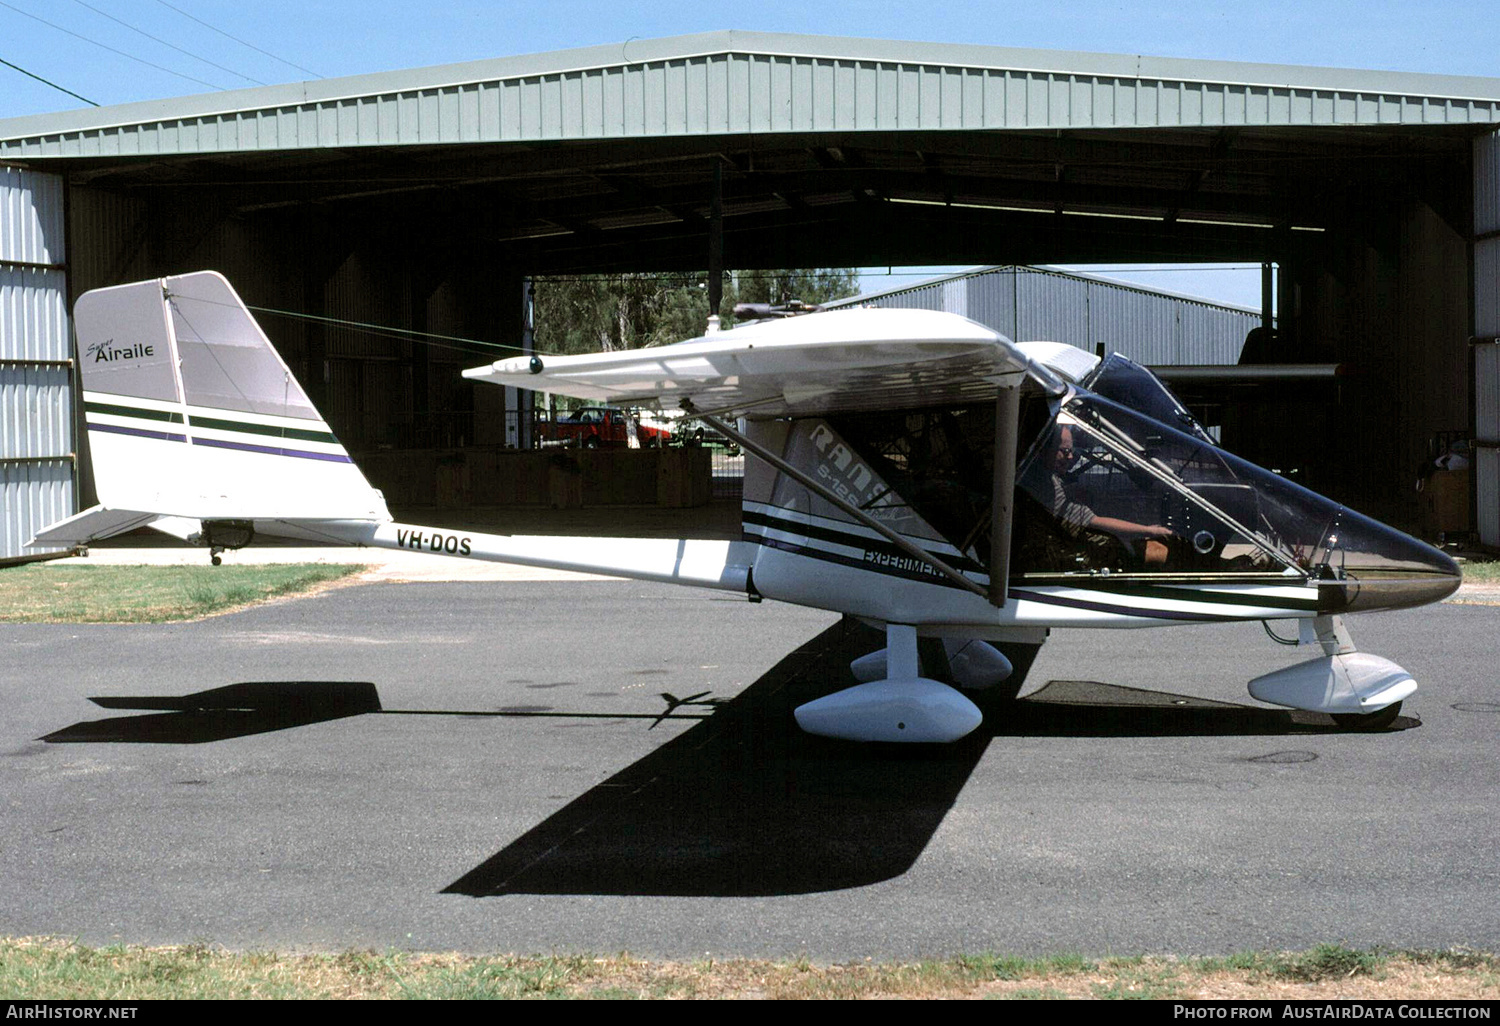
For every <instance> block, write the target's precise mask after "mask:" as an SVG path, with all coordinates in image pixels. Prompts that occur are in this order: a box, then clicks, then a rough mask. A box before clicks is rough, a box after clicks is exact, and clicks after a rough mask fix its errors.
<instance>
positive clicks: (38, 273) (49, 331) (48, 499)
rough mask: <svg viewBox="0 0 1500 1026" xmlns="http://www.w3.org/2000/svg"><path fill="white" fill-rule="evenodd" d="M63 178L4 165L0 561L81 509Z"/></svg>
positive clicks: (0, 178)
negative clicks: (76, 489) (76, 470)
mask: <svg viewBox="0 0 1500 1026" xmlns="http://www.w3.org/2000/svg"><path fill="white" fill-rule="evenodd" d="M64 258H65V254H64V251H63V184H62V179H61V177H59V176H57V175H50V174H41V173H38V172H34V171H23V170H21V169H19V168H8V167H0V562H5V561H8V560H14V559H18V558H23V557H26V556H32V555H38V554H41V553H44V552H48V551H58V550H57V549H55V548H54V549H44V550H36V549H27V548H25V544H26V542H27V541H29V540H30V539H31V538H32V536H33V535H35V534H36V533H37V532H38V531H40V530H41V529H42V528H44V527H46V526H47V525H48V524H51V523H53V522H55V521H58V520H61V519H63V518H64V517H68V516H71V515H72V514H73V513H74V512H75V511H76V507H75V502H76V499H75V496H74V464H73V461H72V459H71V458H70V455H71V453H72V451H73V434H74V427H73V418H74V411H73V386H72V377H73V375H72V367H71V365H70V364H69V363H68V360H69V357H70V356H71V348H72V347H71V343H70V339H69V333H68V314H67V277H66V274H65V273H64V271H63V269H62V267H63V263H64Z"/></svg>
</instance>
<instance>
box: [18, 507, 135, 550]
mask: <svg viewBox="0 0 1500 1026" xmlns="http://www.w3.org/2000/svg"><path fill="white" fill-rule="evenodd" d="M156 519H157V515H156V514H155V513H143V512H141V511H140V510H134V509H106V508H105V507H103V506H90V507H89V508H88V509H86V510H84V511H83V512H82V513H75V514H74V515H73V516H71V517H68V519H66V520H59V521H58V522H57V523H55V524H53V525H51V526H50V527H48V528H47V529H46V530H45V531H40V532H38V533H37V536H36V537H35V538H33V539H31V541H29V542H27V543H26V544H27V545H29V546H31V547H36V546H39V545H87V544H89V543H90V542H96V541H98V540H99V539H101V538H112V537H114V536H115V535H117V534H124V533H125V532H126V531H133V530H135V529H136V528H137V527H146V526H148V525H149V524H150V523H151V522H152V521H154V520H156Z"/></svg>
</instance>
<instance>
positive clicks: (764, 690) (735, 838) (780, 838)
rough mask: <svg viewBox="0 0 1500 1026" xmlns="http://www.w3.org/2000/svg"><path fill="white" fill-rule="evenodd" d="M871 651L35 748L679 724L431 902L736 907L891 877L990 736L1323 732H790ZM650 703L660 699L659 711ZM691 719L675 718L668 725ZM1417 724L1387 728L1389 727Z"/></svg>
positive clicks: (84, 734)
mask: <svg viewBox="0 0 1500 1026" xmlns="http://www.w3.org/2000/svg"><path fill="white" fill-rule="evenodd" d="M881 640H882V639H881V635H880V634H879V633H877V632H875V631H872V630H871V629H869V628H867V627H864V626H862V625H860V624H859V623H857V622H856V621H852V620H847V619H846V620H844V621H842V622H840V623H838V624H835V625H834V626H832V627H830V628H829V629H828V630H826V631H824V632H823V633H822V634H820V635H818V636H817V637H815V638H813V639H812V640H811V641H809V642H808V643H807V644H805V645H803V646H802V647H800V648H798V649H797V650H796V651H794V652H792V653H790V654H789V655H787V656H786V657H785V658H783V659H782V660H781V661H780V662H778V663H777V664H776V665H775V666H774V667H772V668H771V669H770V670H769V671H768V672H767V673H765V674H764V675H763V676H762V677H761V678H760V679H759V680H757V681H756V682H755V683H754V684H752V685H751V686H749V687H747V688H745V689H744V690H743V691H742V692H741V693H740V694H739V695H737V696H736V697H735V698H733V699H732V700H729V701H724V702H716V701H715V700H713V699H708V700H706V701H704V700H701V697H702V696H697V695H694V696H690V697H689V698H688V699H686V700H683V699H676V698H668V704H667V709H666V711H665V712H663V713H661V714H631V715H628V716H626V717H622V716H621V714H619V713H591V712H574V713H564V712H552V711H543V710H526V709H515V710H502V711H499V712H490V713H477V714H476V713H465V712H458V711H443V710H388V709H383V708H382V707H381V703H380V698H379V695H378V693H377V692H376V689H375V685H373V684H370V683H365V682H344V681H296V682H263V683H262V682H247V683H240V684H231V685H229V686H227V687H221V688H215V689H212V690H209V691H202V692H198V693H197V694H194V695H189V696H184V697H180V698H109V699H94V701H95V702H96V703H98V704H99V705H102V706H104V707H106V708H121V709H143V710H150V711H152V713H151V714H149V715H145V716H129V717H115V718H112V719H105V720H97V721H92V722H87V723H79V724H75V725H73V726H71V727H67V728H64V729H63V730H59V731H57V732H55V733H53V734H49V735H47V736H46V737H44V738H42V740H44V741H50V742H54V743H57V742H101V741H110V742H122V741H123V742H141V743H158V744H161V743H168V744H172V743H176V744H191V743H202V742H208V741H216V740H222V739H225V738H230V737H240V736H244V735H248V734H255V733H262V732H265V731H272V730H283V729H287V728H289V727H296V726H303V725H306V724H310V723H318V722H325V721H328V720H334V719H340V718H343V717H348V716H357V715H365V714H399V715H444V716H448V715H454V716H473V715H482V716H495V717H506V716H547V717H552V716H565V717H590V718H600V719H621V718H635V719H643V720H651V721H653V725H654V724H655V723H656V722H659V721H660V720H661V719H662V718H673V719H696V720H700V721H702V722H698V723H696V724H695V725H694V726H693V727H691V728H690V729H688V730H686V731H684V732H683V733H682V734H680V735H678V736H677V737H676V738H674V739H673V740H671V741H670V742H668V743H667V744H665V745H663V746H661V747H660V748H658V749H656V750H655V751H653V752H652V753H651V754H649V755H647V756H645V757H644V758H642V759H640V760H638V761H636V762H635V763H634V764H632V765H631V766H629V767H627V768H625V769H623V770H621V771H620V772H619V773H616V774H615V775H614V776H612V777H610V778H609V779H608V780H606V781H604V782H603V783H601V784H599V785H598V786H596V787H593V788H591V789H590V790H589V791H587V792H585V793H584V794H582V795H580V796H579V797H578V798H576V799H574V800H573V801H572V802H570V803H568V804H567V805H566V806H564V807H563V808H562V809H560V810H558V811H557V812H556V813H554V814H553V815H551V816H549V817H548V818H547V819H546V820H544V821H543V822H542V823H540V824H538V825H537V826H536V827H534V828H532V829H531V830H529V831H527V832H526V833H525V834H523V835H521V836H520V837H518V838H516V839H515V840H513V841H511V842H510V843H508V844H506V845H505V847H504V848H502V849H501V850H500V851H498V852H497V853H496V854H494V855H493V856H491V857H490V858H488V859H486V860H485V861H484V862H482V863H481V864H479V865H478V866H475V867H474V868H473V869H471V870H469V871H468V872H467V873H465V874H464V875H463V876H462V877H460V878H459V879H457V880H455V881H454V882H453V883H451V884H450V885H449V886H448V887H446V888H445V889H444V890H445V893H453V894H465V895H470V896H473V897H483V896H489V895H500V894H518V893H519V894H635V895H646V894H650V895H725V896H754V895H774V894H798V893H812V892H821V891H828V890H837V889H840V888H846V887H857V886H863V885H867V884H872V883H877V882H880V881H882V880H888V879H892V878H894V877H897V876H900V875H901V874H902V873H904V872H906V871H907V870H908V869H909V868H910V867H911V865H912V864H913V863H914V862H915V861H916V859H917V857H918V856H919V855H920V854H921V852H922V850H923V848H925V847H926V845H927V843H928V841H929V840H930V839H931V837H932V835H933V833H934V832H935V831H936V830H937V828H938V826H939V825H940V824H941V823H942V821H943V818H944V816H946V815H947V812H948V810H949V809H950V808H951V807H952V805H953V803H954V801H955V800H956V799H957V796H958V794H959V792H960V791H961V790H962V788H963V786H964V783H965V782H966V781H967V780H968V777H969V774H970V773H971V772H972V771H973V769H974V766H975V765H976V764H977V763H978V761H979V759H980V757H981V756H982V755H983V754H984V750H985V748H986V746H987V745H988V743H989V741H990V739H991V738H995V737H1140V736H1232V735H1288V734H1321V733H1333V732H1335V731H1337V729H1338V728H1336V727H1335V725H1334V724H1333V721H1332V720H1331V719H1330V718H1329V717H1327V716H1323V715H1320V714H1317V713H1302V712H1287V711H1279V710H1270V709H1264V708H1251V707H1248V706H1241V705H1235V704H1232V703H1227V702H1214V701H1209V700H1205V699H1199V698H1192V697H1188V696H1183V695H1175V694H1168V693H1165V692H1159V691H1150V690H1142V689H1135V688H1124V687H1119V686H1116V685H1110V684H1101V683H1095V682H1089V681H1058V680H1054V681H1050V682H1049V683H1048V684H1047V685H1046V686H1045V687H1043V688H1042V689H1040V690H1039V691H1037V692H1035V693H1033V694H1032V695H1029V696H1027V697H1026V698H1024V699H1022V700H1020V701H1018V702H1015V703H1011V704H1010V705H1008V706H1005V707H1003V712H1001V713H1000V714H998V715H990V716H987V717H986V722H985V724H984V725H983V726H981V727H980V729H979V730H977V731H975V732H974V733H973V734H971V735H969V736H968V737H966V738H964V739H962V740H960V741H958V742H956V743H954V744H949V745H870V744H857V743H853V742H845V741H836V740H831V739H828V738H820V737H813V736H811V735H808V734H804V733H803V732H801V731H800V730H798V729H797V727H796V725H795V723H794V721H793V719H792V715H791V711H792V709H794V708H795V707H796V706H797V705H799V704H801V703H803V702H806V701H809V700H811V699H813V698H816V697H818V696H819V695H821V694H826V693H828V692H829V691H831V690H834V689H835V688H838V687H843V686H845V685H847V684H849V683H852V682H853V681H852V677H850V675H849V670H848V663H849V660H850V659H851V658H853V657H854V656H857V655H860V654H862V653H864V652H868V651H871V650H872V649H874V648H876V647H878V646H879V644H880V643H881ZM663 697H664V698H665V697H667V696H663ZM684 710H691V711H686V712H685V711H684ZM1416 724H1417V721H1415V720H1413V719H1410V718H1407V717H1400V718H1398V719H1397V720H1396V722H1395V723H1394V724H1393V725H1392V727H1391V728H1390V729H1405V728H1409V727H1412V726H1415V725H1416Z"/></svg>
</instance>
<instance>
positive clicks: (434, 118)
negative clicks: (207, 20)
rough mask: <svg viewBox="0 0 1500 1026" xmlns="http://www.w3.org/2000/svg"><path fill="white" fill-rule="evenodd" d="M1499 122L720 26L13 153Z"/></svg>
mask: <svg viewBox="0 0 1500 1026" xmlns="http://www.w3.org/2000/svg"><path fill="white" fill-rule="evenodd" d="M1496 122H1500V79H1494V78H1461V77H1456V76H1449V75H1419V74H1410V73H1397V72H1379V71H1358V70H1347V69H1336V68H1307V67H1295V66H1284V65H1266V64H1242V63H1234V62H1225V61H1198V60H1180V59H1174V58H1164V57H1146V56H1134V55H1119V54H1093V53H1069V52H1064V51H1051V50H1020V49H1011V48H1002V47H985V46H966V45H954V44H941V43H908V42H894V41H886V40H868V39H847V38H841V37H832V36H800V35H781V34H772V33H759V32H739V31H726V32H711V33H704V34H701V35H690V36H677V37H672V38H667V39H655V40H629V41H627V42H625V43H620V44H613V45H608V46H595V47H588V48H585V49H578V50H561V51H556V52H553V53H543V54H533V55H529V56H523V57H505V58H497V59H494V60H486V61H472V62H468V63H464V64H450V65H442V66H438V67H432V68H418V69H413V70H407V71H393V72H386V73H382V74H375V75H360V76H354V77H349V78H338V79H325V80H320V81H317V82H304V83H297V84H290V85H279V86H269V87H264V88H257V89H243V90H235V91H227V92H219V93H208V94H203V95H198V96H187V97H182V98H178V99H171V100H159V101H149V102H144V103H132V104H122V105H119V106H114V107H99V108H89V109H85V110H77V111H66V112H63V113H59V114H47V115H35V116H31V117H25V118H13V119H10V120H7V121H0V157H10V158H17V159H18V158H27V159H35V158H44V157H88V156H117V155H132V154H180V153H214V152H231V151H243V150H288V149H312V148H321V147H330V146H338V147H357V146H391V145H403V144H430V143H465V142H534V141H542V140H557V139H610V138H641V137H653V136H681V135H739V134H746V133H773V132H823V131H903V130H919V131H930V130H935V129H942V130H953V129H962V130H970V129H972V130H980V129H1082V128H1089V129H1099V128H1141V127H1149V128H1178V127H1205V126H1207V127H1219V126H1227V125H1275V126H1295V125H1307V126H1314V125H1318V126H1337V125H1424V126H1432V125H1451V124H1479V123H1496Z"/></svg>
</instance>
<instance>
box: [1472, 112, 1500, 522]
mask: <svg viewBox="0 0 1500 1026" xmlns="http://www.w3.org/2000/svg"><path fill="white" fill-rule="evenodd" d="M1495 233H1500V133H1497V134H1492V135H1487V136H1485V137H1483V138H1481V139H1475V140H1474V235H1475V237H1476V240H1475V242H1474V335H1475V337H1476V338H1481V339H1483V338H1491V339H1492V338H1495V337H1497V336H1500V235H1496V234H1495ZM1486 235H1490V236H1491V237H1490V238H1486V237H1485V236H1486ZM1474 438H1475V441H1476V442H1477V443H1480V444H1478V445H1477V446H1476V449H1475V467H1474V469H1475V477H1474V490H1475V512H1476V514H1477V516H1478V523H1477V524H1476V525H1475V526H1476V527H1477V528H1478V531H1479V540H1480V542H1482V543H1483V544H1485V545H1494V546H1500V449H1496V448H1495V445H1496V444H1497V443H1500V343H1496V342H1489V343H1479V344H1477V345H1475V347H1474ZM1483 443H1489V444H1488V445H1485V444H1483Z"/></svg>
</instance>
